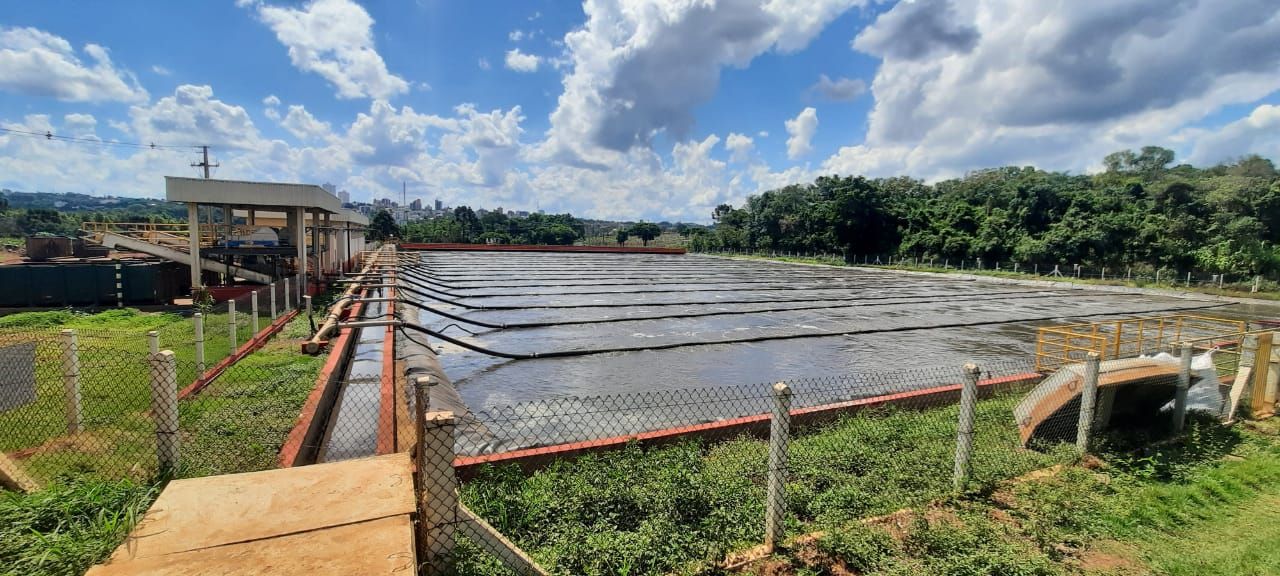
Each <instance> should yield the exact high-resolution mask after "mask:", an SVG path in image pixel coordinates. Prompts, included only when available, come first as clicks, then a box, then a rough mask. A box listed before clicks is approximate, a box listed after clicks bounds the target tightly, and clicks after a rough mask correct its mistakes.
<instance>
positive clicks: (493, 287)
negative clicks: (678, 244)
mask: <svg viewBox="0 0 1280 576" xmlns="http://www.w3.org/2000/svg"><path fill="white" fill-rule="evenodd" d="M400 276H401V277H402V278H404V277H409V278H413V279H414V280H421V281H422V282H423V283H424V284H433V285H436V286H445V287H447V288H449V289H450V290H496V289H501V288H579V287H581V288H591V287H598V286H665V285H670V284H690V285H699V284H707V285H712V286H722V285H724V284H782V283H783V281H781V280H762V281H751V280H742V281H726V280H717V281H712V282H696V281H680V282H669V283H668V282H618V283H612V284H601V283H594V284H503V285H489V286H450V285H446V284H442V283H439V282H433V281H431V280H427V279H425V278H424V277H422V276H421V275H419V274H414V273H410V272H407V271H406V272H403V273H402V274H401V275H400ZM957 281H958V282H976V281H975V280H965V279H957ZM955 284H956V282H945V283H944V282H937V283H928V282H926V283H918V284H910V286H911V287H913V288H916V287H931V286H954V285H955ZM899 286H903V284H897V283H887V284H868V283H863V284H858V285H853V286H849V285H848V284H842V285H838V286H837V285H831V286H823V285H816V286H779V287H774V288H759V289H756V288H745V289H744V288H728V287H726V288H670V289H665V290H664V289H651V288H643V289H638V290H606V291H594V292H559V293H547V292H518V293H513V294H458V293H454V292H448V291H446V290H441V289H437V288H431V289H432V290H435V291H436V292H439V293H441V294H444V295H446V296H452V297H454V298H503V297H514V296H560V295H598V294H649V293H655V292H740V291H744V290H747V291H750V290H769V291H783V290H852V289H867V288H896V287H899Z"/></svg>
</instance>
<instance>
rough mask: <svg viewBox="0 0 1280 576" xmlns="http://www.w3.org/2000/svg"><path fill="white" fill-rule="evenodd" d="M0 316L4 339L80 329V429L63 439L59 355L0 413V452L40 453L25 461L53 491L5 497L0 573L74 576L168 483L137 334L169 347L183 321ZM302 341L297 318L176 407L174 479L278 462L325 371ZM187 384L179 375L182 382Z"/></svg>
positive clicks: (0, 501) (0, 507)
mask: <svg viewBox="0 0 1280 576" xmlns="http://www.w3.org/2000/svg"><path fill="white" fill-rule="evenodd" d="M224 318H225V316H224ZM0 320H2V321H3V324H0V326H7V327H8V330H10V331H12V330H13V329H14V328H15V327H16V326H19V325H21V326H24V327H25V328H26V329H28V331H27V332H24V334H31V332H30V331H29V330H30V329H34V328H41V327H42V328H44V329H46V331H48V330H52V333H55V334H56V330H58V329H61V328H64V327H65V328H75V329H77V330H78V331H79V332H80V334H81V339H80V345H81V350H82V351H84V353H83V354H82V355H81V363H82V365H81V371H82V380H81V385H82V391H83V395H84V417H85V427H86V431H85V432H83V433H81V434H75V435H67V434H66V431H65V422H64V421H63V419H62V394H61V387H60V386H61V384H60V382H61V381H60V377H61V367H60V364H59V363H58V360H57V359H56V355H55V358H54V359H53V360H52V361H51V360H50V359H49V358H48V357H46V356H47V355H46V354H44V353H43V350H42V352H41V354H40V357H39V358H38V362H37V366H36V372H37V380H38V393H39V397H38V399H37V401H36V402H35V403H33V404H31V405H28V406H25V407H23V408H19V409H17V410H14V411H10V412H5V413H0V449H2V450H4V451H5V452H9V453H16V452H17V451H20V450H23V449H25V448H30V447H33V446H39V449H38V450H37V451H36V452H35V453H34V454H25V455H24V456H23V457H22V458H21V459H20V462H21V463H22V464H23V466H24V467H25V468H27V470H28V471H29V472H30V473H32V474H33V475H34V476H36V477H37V478H38V479H40V480H42V481H46V482H48V483H49V487H48V488H46V489H44V490H42V491H40V492H37V493H35V494H31V495H19V494H13V493H5V492H3V491H0V574H10V573H12V574H79V573H81V572H83V571H84V570H85V569H86V568H87V567H88V566H89V565H92V564H93V563H94V562H97V561H100V560H101V559H103V558H105V555H106V554H108V553H110V551H111V550H112V549H113V548H114V547H115V546H117V545H118V544H119V543H120V541H122V539H123V538H124V536H125V535H126V534H127V533H128V531H129V529H130V528H131V527H132V525H133V522H134V521H135V520H136V518H137V516H138V515H139V514H140V512H141V511H142V510H144V509H145V508H146V506H147V505H148V504H149V503H150V501H151V499H152V498H153V497H154V495H155V494H156V493H157V487H158V486H159V485H160V484H162V483H163V480H164V479H163V478H161V477H159V476H158V473H157V470H156V464H155V461H156V456H155V439H154V425H153V424H152V423H151V421H150V418H149V417H148V413H147V410H148V409H149V405H150V391H149V386H148V378H149V373H148V366H147V364H146V362H145V354H146V347H147V343H146V339H145V337H144V335H145V333H146V332H147V331H148V330H160V331H161V333H162V337H161V341H162V346H163V347H166V348H167V347H170V346H169V345H168V344H164V342H165V337H164V336H163V334H165V333H166V332H167V333H170V334H178V333H181V332H185V331H188V330H189V327H190V324H189V322H190V321H189V319H181V318H180V317H178V316H176V315H172V314H143V313H139V312H137V311H134V310H113V311H109V312H103V313H100V314H94V315H82V314H73V313H67V312H55V313H49V312H37V313H25V314H22V315H14V316H8V317H5V318H3V319H0ZM224 321H225V320H224ZM245 333H246V334H247V329H246V330H245ZM90 334H93V336H89V335H90ZM224 335H225V333H224ZM307 335H308V326H307V322H306V319H305V318H301V317H300V318H297V319H294V320H293V321H292V322H290V323H289V324H288V325H286V327H285V329H284V331H283V332H282V333H281V334H280V335H278V336H277V337H276V338H275V339H273V340H272V341H271V342H270V343H268V344H267V346H265V347H264V348H263V349H261V350H259V351H258V352H256V353H254V354H252V355H250V356H249V357H247V358H245V359H244V360H242V361H240V362H239V363H238V364H236V365H235V366H234V367H233V368H232V369H230V370H228V371H227V372H226V373H224V374H223V375H222V376H221V377H219V378H218V380H216V381H215V382H214V383H213V384H211V385H210V386H209V387H208V388H206V389H205V390H204V391H202V392H201V393H200V394H199V395H197V396H195V397H192V398H189V399H186V400H183V401H180V402H179V406H178V408H179V423H180V429H181V430H182V441H181V458H182V466H181V468H180V469H179V470H177V471H175V473H174V474H175V475H176V476H203V475H208V474H219V473H229V472H245V471H251V470H262V469H267V468H272V467H274V466H275V458H276V455H277V453H278V451H279V448H280V445H281V444H282V443H283V441H284V437H285V435H286V434H287V433H288V431H289V429H290V428H291V427H292V426H293V424H294V422H295V421H296V418H297V415H298V411H299V410H300V408H301V406H302V404H303V403H304V402H305V400H306V397H307V395H308V394H309V393H310V391H311V388H312V386H313V385H314V382H315V378H316V375H317V373H318V372H319V369H320V366H321V365H322V364H323V358H322V357H310V356H303V355H301V354H299V353H298V344H299V341H300V339H302V338H305V337H307ZM86 336H88V337H86ZM245 338H247V335H246V336H245ZM172 341H173V342H177V343H178V344H177V345H175V346H172V347H173V348H174V349H175V351H177V352H179V356H180V358H181V357H183V356H184V355H186V354H190V353H191V349H190V344H188V345H187V348H186V349H185V350H183V349H180V346H181V343H180V342H179V337H178V336H174V338H173V340H172ZM209 344H210V348H211V350H210V352H213V353H217V354H222V355H225V354H226V349H229V347H230V342H229V341H228V342H227V343H225V344H222V346H221V349H219V348H217V345H215V344H213V343H212V342H210V343H209ZM218 357H220V356H211V358H218ZM189 358H190V356H186V358H185V359H182V360H181V361H180V366H182V367H181V368H180V370H179V371H180V372H184V373H189V374H194V367H193V366H192V365H191V364H192V363H191V361H190V360H189ZM186 382H187V381H186V380H183V379H181V378H180V380H179V385H180V386H184V385H185V383H186Z"/></svg>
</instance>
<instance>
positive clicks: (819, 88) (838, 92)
mask: <svg viewBox="0 0 1280 576" xmlns="http://www.w3.org/2000/svg"><path fill="white" fill-rule="evenodd" d="M809 91H810V92H813V93H816V94H818V95H820V96H822V97H823V98H826V99H827V100H834V101H836V102H848V101H850V100H853V99H855V98H857V97H858V96H861V95H862V93H863V92H866V91H867V83H866V82H863V81H862V79H861V78H836V79H835V80H832V79H831V78H830V77H828V76H827V75H826V74H820V75H818V81H817V82H815V83H814V84H813V86H810V87H809Z"/></svg>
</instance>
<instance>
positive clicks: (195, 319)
mask: <svg viewBox="0 0 1280 576" xmlns="http://www.w3.org/2000/svg"><path fill="white" fill-rule="evenodd" d="M191 321H192V324H193V325H194V326H195V332H196V372H197V373H198V375H199V376H203V375H204V314H201V313H199V312H196V313H195V315H194V316H192V317H191Z"/></svg>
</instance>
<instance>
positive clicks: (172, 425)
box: [151, 350, 180, 471]
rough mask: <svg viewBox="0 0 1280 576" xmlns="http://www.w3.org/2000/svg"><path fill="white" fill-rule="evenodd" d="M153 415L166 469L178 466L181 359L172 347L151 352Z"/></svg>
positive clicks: (161, 463) (158, 449)
mask: <svg viewBox="0 0 1280 576" xmlns="http://www.w3.org/2000/svg"><path fill="white" fill-rule="evenodd" d="M151 417H152V418H154V419H155V422H156V455H157V457H158V459H159V461H160V469H161V470H162V471H171V470H173V469H175V468H177V467H178V444H179V440H180V438H179V434H178V360H177V358H176V357H175V356H174V355H173V351H172V350H164V351H161V352H157V353H155V354H152V355H151Z"/></svg>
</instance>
